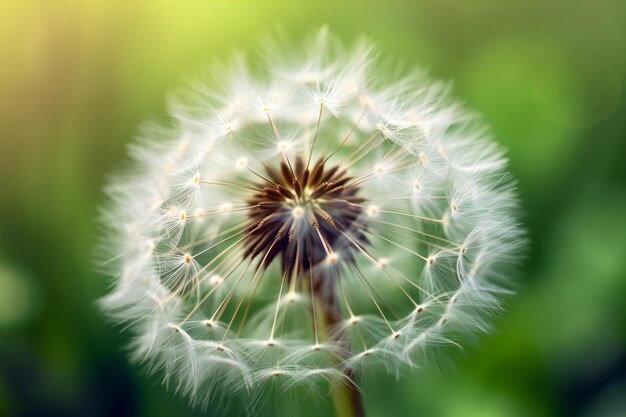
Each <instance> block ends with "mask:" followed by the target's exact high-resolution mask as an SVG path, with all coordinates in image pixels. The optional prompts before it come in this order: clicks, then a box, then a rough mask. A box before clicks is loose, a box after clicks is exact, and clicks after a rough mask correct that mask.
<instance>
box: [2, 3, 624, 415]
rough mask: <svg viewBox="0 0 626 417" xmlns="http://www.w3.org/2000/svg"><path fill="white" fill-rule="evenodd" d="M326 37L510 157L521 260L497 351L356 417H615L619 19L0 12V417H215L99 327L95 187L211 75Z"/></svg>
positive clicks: (496, 12) (570, 11) (375, 381)
mask: <svg viewBox="0 0 626 417" xmlns="http://www.w3.org/2000/svg"><path fill="white" fill-rule="evenodd" d="M322 24H328V25H329V27H330V28H331V29H332V30H333V31H335V32H336V33H338V34H339V35H340V36H341V37H342V38H344V39H345V40H346V41H351V40H353V39H355V38H356V37H357V36H358V35H359V34H362V33H365V34H368V35H370V36H371V37H372V38H373V39H375V40H377V41H378V43H379V45H380V47H381V49H382V50H383V51H384V52H385V53H387V54H388V55H389V56H395V57H397V58H399V59H401V60H402V61H404V62H405V63H406V64H407V65H408V66H420V67H422V68H428V69H430V71H431V73H432V75H433V76H434V77H437V78H443V79H450V80H453V81H454V83H455V85H456V94H457V96H458V97H460V98H462V99H463V100H465V101H466V102H467V104H468V105H469V106H470V107H472V108H474V109H476V110H478V111H480V112H481V113H482V114H483V115H484V118H485V120H486V121H487V122H488V123H489V124H490V125H491V126H492V127H493V131H494V132H495V135H496V136H497V138H498V140H499V141H500V142H501V143H503V144H504V145H505V146H506V147H507V148H508V149H509V157H510V159H511V170H512V171H513V173H514V174H515V176H516V177H517V179H518V180H519V192H520V194H521V197H522V200H523V206H524V219H523V221H524V223H525V225H526V227H527V229H528V231H529V237H530V240H531V242H532V244H531V248H530V251H529V254H528V259H527V261H526V262H525V264H524V267H523V269H522V271H521V274H520V279H519V282H520V285H519V289H518V291H517V292H518V294H517V295H516V296H515V297H512V298H510V299H509V300H508V303H507V310H508V311H507V312H506V314H504V315H503V316H502V318H500V319H498V320H497V326H496V327H497V331H496V332H495V333H494V334H492V335H489V336H485V337H482V338H481V340H480V342H479V343H478V344H476V345H473V346H470V347H468V348H467V349H465V351H464V352H463V353H460V354H458V355H457V357H456V358H455V367H454V369H452V370H446V371H444V372H441V371H435V370H431V369H425V370H422V371H421V372H418V373H417V374H414V375H413V376H409V377H404V378H402V379H401V380H400V381H399V382H396V381H394V379H393V378H391V377H389V376H386V375H384V374H375V375H371V378H370V382H369V384H368V385H367V388H366V408H367V410H368V412H369V414H368V415H369V416H388V415H400V416H408V415H415V416H429V417H433V416H434V417H438V416H470V417H471V416H480V417H482V416H485V417H491V416H494V417H496V416H514V417H515V416H537V417H541V416H589V417H591V416H593V417H595V416H602V417H604V416H606V417H618V416H626V187H625V183H626V169H625V166H626V145H625V144H626V135H625V133H626V132H625V127H626V104H625V100H624V86H625V84H624V83H625V82H626V71H625V66H626V62H625V58H626V55H625V51H626V37H625V30H626V29H625V28H626V2H624V1H621V0H615V1H613V0H593V1H591V0H589V1H575V0H562V1H560V0H557V1H548V0H525V1H516V2H512V1H502V0H472V1H465V0H456V1H440V0H433V1H420V2H416V1H409V0H406V1H394V0H388V1H366V0H347V1H341V2H339V1H321V0H318V1H305V2H297V1H279V0H273V1H261V0H246V1H234V0H230V1H229V0H206V1H197V2H196V1H171V2H164V1H144V2H142V1H115V0H85V1H78V0H77V1H55V0H42V1H30V0H22V1H18V0H3V1H2V2H1V3H0V415H1V416H25V415H35V416H47V415H59V416H66V415H67V416H79V415H81V416H82V415H88V416H95V417H98V416H112V415H115V416H161V415H173V416H179V415H180V416H192V415H208V416H211V415H222V414H223V413H222V410H215V409H210V408H209V409H208V410H207V411H206V412H205V413H200V412H198V411H192V410H190V409H188V407H187V404H186V402H185V401H184V400H181V399H178V398H177V397H175V396H174V395H172V394H171V393H168V392H166V390H165V388H164V387H162V386H161V385H160V384H159V383H158V380H157V379H154V378H151V377H148V376H145V375H144V374H143V372H142V371H141V370H140V369H138V368H136V367H134V366H132V365H129V364H128V363H127V360H126V356H125V353H124V351H123V348H122V347H123V346H124V344H125V343H126V342H127V338H128V336H127V335H124V334H120V332H119V330H120V329H118V328H114V327H113V326H112V325H110V324H109V323H107V322H106V321H105V320H103V317H102V316H101V315H100V314H99V312H98V311H97V309H96V307H95V300H96V299H97V298H98V297H100V296H102V295H103V294H104V293H105V292H106V288H107V283H106V280H105V279H104V277H103V276H101V275H99V274H97V273H95V272H94V271H93V263H92V252H93V246H94V242H95V239H96V238H95V237H96V236H97V233H98V232H97V227H96V224H95V222H94V219H95V218H96V216H97V207H98V205H99V204H100V203H101V202H102V193H101V189H102V185H103V181H104V176H105V175H106V173H107V172H109V171H110V170H111V169H113V168H115V167H119V166H120V164H122V162H123V161H124V157H125V148H126V146H127V144H128V143H129V142H130V141H131V140H132V138H133V136H134V134H135V132H136V129H137V126H138V125H139V124H140V123H141V122H142V121H143V120H144V119H146V118H156V119H160V120H163V121H166V120H167V119H166V117H165V113H166V109H165V97H166V93H168V92H171V91H172V90H173V89H175V88H177V87H180V86H181V84H184V82H185V79H186V78H187V77H193V76H194V75H198V74H199V73H200V71H201V69H202V67H203V65H204V64H206V63H207V62H209V61H211V60H213V59H214V58H226V57H227V56H228V54H229V52H230V51H231V50H232V48H233V47H240V48H243V49H244V50H246V49H249V48H250V45H253V44H254V43H255V42H257V41H258V40H259V39H260V35H262V34H265V33H267V32H268V31H272V30H273V29H275V27H276V25H281V26H282V27H283V28H284V29H286V30H287V31H288V32H289V33H291V34H293V36H299V35H301V34H302V33H303V32H305V31H309V30H311V29H314V28H316V27H318V26H319V25H322ZM313 411H314V414H316V415H324V413H326V412H328V411H330V408H328V407H325V406H324V405H323V404H320V405H319V409H316V410H313Z"/></svg>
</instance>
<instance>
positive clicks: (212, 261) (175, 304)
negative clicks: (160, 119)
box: [101, 29, 523, 415]
mask: <svg viewBox="0 0 626 417" xmlns="http://www.w3.org/2000/svg"><path fill="white" fill-rule="evenodd" d="M286 50H289V51H290V52H289V54H287V53H285V54H283V52H282V51H286ZM294 50H295V51H297V52H296V55H292V54H293V51H294ZM261 57H262V59H263V62H264V66H263V67H264V68H265V71H259V72H262V73H263V75H258V76H257V75H253V74H252V71H251V70H250V69H249V66H248V64H247V63H246V61H245V60H244V58H243V57H241V56H237V57H236V58H235V59H234V60H233V62H232V63H231V64H230V65H229V66H226V67H220V68H216V69H215V70H214V71H213V73H212V76H213V78H214V81H213V82H212V83H209V84H208V86H207V84H202V85H198V86H196V88H194V89H193V92H192V93H190V94H188V95H186V96H184V97H182V98H178V99H177V100H176V101H175V102H174V103H173V104H172V105H171V107H170V112H171V114H172V115H173V121H174V123H173V125H174V127H171V128H163V127H159V126H149V127H147V128H146V129H144V131H143V135H142V138H141V140H139V141H138V142H137V143H136V144H135V145H133V147H132V148H131V154H132V165H131V169H130V170H129V171H127V172H125V173H122V174H119V175H117V176H115V177H114V178H112V180H111V181H110V184H109V186H108V188H107V193H108V196H109V197H110V203H109V204H108V205H107V206H106V207H105V208H104V210H103V223H104V224H105V226H106V230H107V232H106V234H105V236H104V238H103V243H104V244H103V245H102V248H103V249H102V254H103V257H105V258H106V259H108V260H109V263H108V264H109V271H110V273H111V275H112V276H113V277H114V283H113V287H112V290H111V292H110V294H109V295H107V296H106V297H105V298H104V299H102V301H101V304H102V306H103V308H104V309H105V311H106V312H107V313H108V315H110V316H111V317H113V318H114V320H116V321H118V322H123V323H126V324H127V325H128V328H129V329H130V330H131V331H132V333H133V334H134V341H133V343H132V351H133V355H134V358H135V359H136V360H139V361H143V362H145V363H147V364H148V366H149V368H150V369H151V370H152V371H160V372H162V374H163V375H164V380H165V383H166V384H167V385H168V386H170V387H172V388H173V389H175V390H176V391H178V392H180V393H181V394H182V395H185V396H187V397H189V398H190V400H191V402H192V403H193V404H194V405H200V406H207V405H209V404H214V403H215V401H218V400H219V399H220V398H226V397H232V396H238V395H241V396H249V398H250V399H251V401H250V403H252V404H258V403H259V401H260V397H262V395H263V393H264V392H267V389H268V387H270V386H271V387H277V388H279V389H280V390H283V391H284V390H292V389H294V388H296V387H301V388H304V389H306V390H311V391H314V392H320V393H324V392H325V390H326V391H327V390H328V389H329V387H330V388H332V392H333V394H334V396H335V397H336V400H337V403H338V404H339V407H340V408H341V407H343V409H344V410H345V409H348V410H351V411H350V412H351V413H352V414H353V415H362V413H363V408H362V404H361V402H360V401H361V400H360V395H359V392H358V388H357V383H358V382H359V381H360V380H361V379H363V378H366V377H367V375H363V371H364V370H366V369H368V368H370V367H372V366H374V365H375V364H382V365H383V366H384V367H386V368H387V369H388V370H389V371H390V372H393V373H395V374H398V373H400V372H402V370H403V369H408V368H411V367H418V366H421V365H422V364H423V363H424V362H425V361H426V360H427V359H428V358H432V357H433V355H432V353H431V352H436V351H437V350H439V349H440V348H441V346H442V345H454V346H458V345H460V344H461V343H462V342H463V340H464V338H465V337H466V336H467V335H469V334H472V333H474V332H485V331H488V330H489V317H490V316H491V315H492V314H493V313H494V312H495V311H497V310H498V308H499V305H500V295H501V294H502V293H503V292H505V291H506V290H505V288H506V287H507V283H508V278H507V277H506V276H505V271H507V270H508V265H509V264H510V263H511V262H512V261H515V260H516V259H517V257H518V253H519V250H520V249H521V246H522V244H523V239H522V234H521V232H520V229H519V227H518V226H517V224H516V220H515V218H514V217H513V216H512V214H511V213H512V211H513V210H514V209H515V206H516V195H515V193H514V191H513V185H512V181H511V179H510V177H509V176H508V174H507V173H506V172H505V166H506V159H505V158H504V156H503V151H502V150H501V149H500V148H499V147H498V146H496V145H495V144H494V143H493V142H492V141H491V140H490V138H489V136H488V134H487V133H486V132H485V129H484V127H483V126H482V125H481V124H480V123H479V122H478V121H477V120H476V118H475V117H472V116H470V115H469V114H468V112H467V111H465V110H464V109H463V108H462V107H461V106H460V105H458V104H456V103H454V102H453V101H452V100H451V99H450V97H449V95H450V88H449V86H448V85H447V84H444V83H439V82H432V81H430V80H428V78H427V77H425V76H424V75H423V74H413V75H409V76H406V77H404V78H401V79H396V80H389V79H387V74H386V73H385V72H383V71H382V70H381V69H380V68H379V67H377V66H376V64H375V62H376V59H375V58H376V54H375V53H374V51H373V48H372V47H371V45H370V44H369V43H368V42H366V41H361V42H359V43H357V44H356V45H354V46H353V47H351V48H345V47H344V46H342V45H341V43H339V42H337V41H336V40H335V39H334V38H333V37H332V36H331V35H330V34H329V33H328V31H327V30H325V29H322V30H321V31H319V32H318V33H316V34H315V36H314V38H313V39H312V40H309V41H306V42H303V43H302V44H300V45H298V46H297V47H295V48H294V47H293V46H289V45H286V41H282V43H269V42H268V45H267V46H266V48H265V49H264V50H263V52H262V53H261ZM341 404H343V405H341ZM346 404H347V406H346ZM346 407H347V408H346Z"/></svg>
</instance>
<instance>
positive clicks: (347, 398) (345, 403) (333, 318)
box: [311, 277, 365, 417]
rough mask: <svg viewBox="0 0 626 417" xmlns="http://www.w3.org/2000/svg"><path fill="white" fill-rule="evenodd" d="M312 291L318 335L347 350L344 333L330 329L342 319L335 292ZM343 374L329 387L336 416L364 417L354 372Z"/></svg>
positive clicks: (334, 358) (335, 359)
mask: <svg viewBox="0 0 626 417" xmlns="http://www.w3.org/2000/svg"><path fill="white" fill-rule="evenodd" d="M311 278H312V277H311ZM314 291H315V292H316V294H315V296H314V298H315V305H316V308H315V310H313V314H316V315H319V316H318V317H317V318H316V319H315V321H316V323H317V326H318V329H317V332H319V337H320V338H322V337H325V338H328V339H329V340H330V342H331V343H337V344H342V345H344V348H345V349H346V351H348V350H349V342H348V340H347V335H346V333H345V332H335V331H331V330H332V329H333V328H334V327H336V325H337V324H338V323H339V321H341V319H342V313H341V309H340V307H339V299H338V298H337V297H336V293H335V295H334V296H332V297H328V296H326V297H323V296H322V294H320V290H319V289H317V290H314ZM332 361H334V362H336V363H335V364H334V365H335V366H337V367H339V366H340V365H341V364H340V363H339V362H340V360H339V358H337V357H333V359H332ZM344 375H345V378H344V381H342V382H341V383H338V382H336V383H335V386H333V387H332V389H331V392H332V394H331V396H332V398H333V403H334V406H335V414H336V416H337V417H364V416H365V410H364V408H363V400H362V398H361V393H360V391H359V390H358V389H357V387H356V382H355V380H354V373H353V372H352V370H351V369H346V370H345V371H344Z"/></svg>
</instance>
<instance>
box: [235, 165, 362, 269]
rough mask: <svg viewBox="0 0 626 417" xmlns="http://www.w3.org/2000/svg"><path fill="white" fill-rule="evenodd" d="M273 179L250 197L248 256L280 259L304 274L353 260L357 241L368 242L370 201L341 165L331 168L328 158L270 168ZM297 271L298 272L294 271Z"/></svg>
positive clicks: (264, 261) (268, 178) (265, 260)
mask: <svg viewBox="0 0 626 417" xmlns="http://www.w3.org/2000/svg"><path fill="white" fill-rule="evenodd" d="M265 170H266V173H267V176H266V178H265V180H264V181H263V182H259V183H258V184H257V186H258V191H257V192H255V193H254V194H253V195H252V197H251V198H249V199H248V203H249V204H250V206H254V207H253V208H252V209H251V210H250V211H249V214H248V217H249V220H250V223H249V225H248V228H249V229H250V233H249V234H248V235H247V236H246V238H245V243H244V244H245V253H244V257H249V258H255V257H257V256H261V259H262V266H263V267H266V266H267V265H269V264H270V263H271V262H272V261H273V260H274V259H275V258H276V257H277V256H278V255H280V259H281V263H282V269H283V271H287V272H288V273H289V275H290V276H291V274H292V273H294V272H295V273H296V274H298V275H300V274H301V273H303V272H305V271H308V270H309V269H310V268H311V267H313V266H316V265H317V264H319V263H321V262H322V261H330V262H331V263H332V261H333V258H334V257H335V256H338V257H340V259H339V258H337V260H340V261H341V262H344V261H353V255H354V251H355V250H358V249H357V248H356V246H355V244H354V243H353V242H350V240H349V239H348V238H347V237H346V235H347V236H349V237H350V239H352V240H353V241H354V242H356V243H358V244H359V245H360V244H363V243H365V242H366V237H365V235H364V226H365V223H364V220H363V216H362V214H363V209H362V207H361V205H360V203H362V202H363V201H364V199H363V198H361V197H358V195H357V194H358V191H359V189H358V187H357V186H351V185H349V182H350V180H351V179H352V178H351V177H349V176H348V175H347V174H346V171H345V170H342V169H340V167H339V166H338V165H335V166H333V167H331V168H326V167H325V161H324V159H320V160H318V161H317V162H316V163H315V164H314V165H313V166H312V167H311V169H308V168H307V167H306V166H305V164H304V162H303V159H302V158H300V157H298V158H296V161H295V164H294V165H293V166H292V165H291V164H290V163H289V162H286V161H282V162H281V163H280V165H279V169H274V168H272V167H269V166H265ZM329 254H330V255H329ZM294 268H295V270H294Z"/></svg>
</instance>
